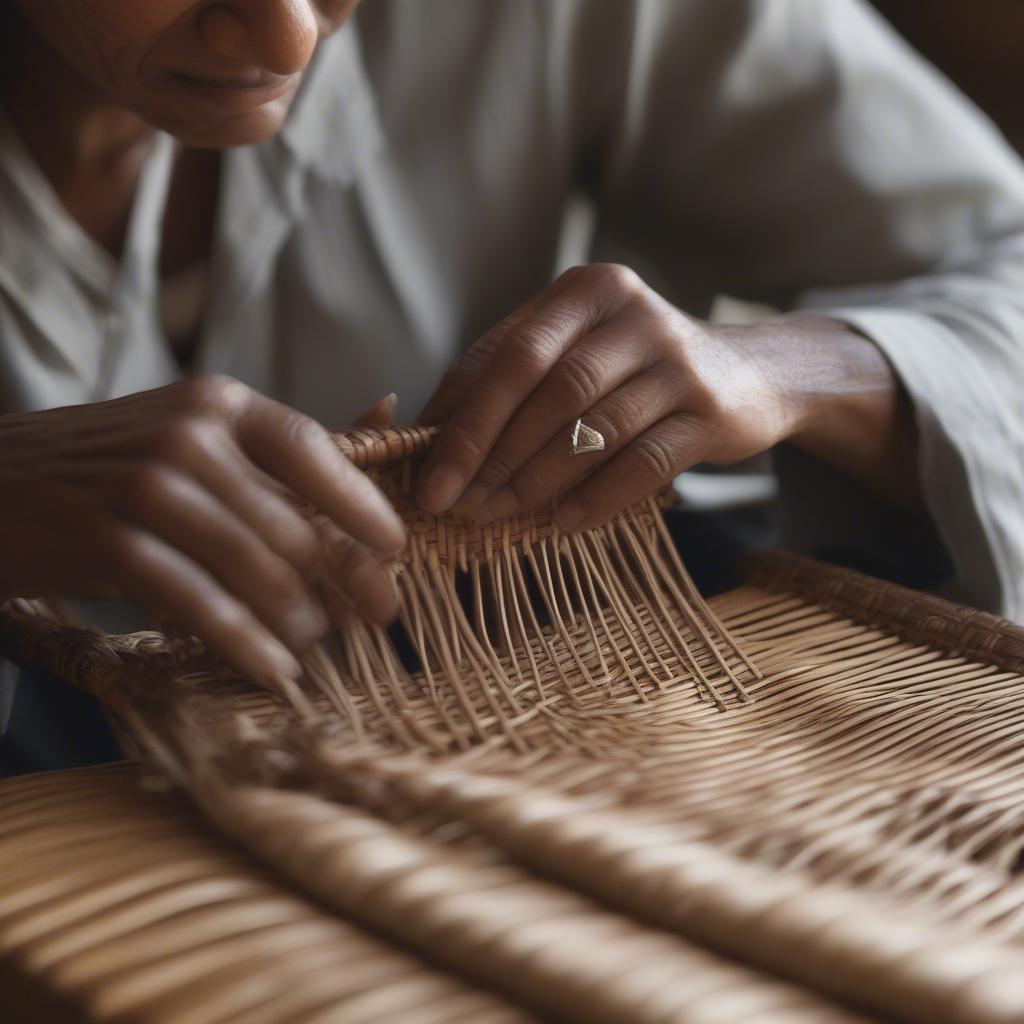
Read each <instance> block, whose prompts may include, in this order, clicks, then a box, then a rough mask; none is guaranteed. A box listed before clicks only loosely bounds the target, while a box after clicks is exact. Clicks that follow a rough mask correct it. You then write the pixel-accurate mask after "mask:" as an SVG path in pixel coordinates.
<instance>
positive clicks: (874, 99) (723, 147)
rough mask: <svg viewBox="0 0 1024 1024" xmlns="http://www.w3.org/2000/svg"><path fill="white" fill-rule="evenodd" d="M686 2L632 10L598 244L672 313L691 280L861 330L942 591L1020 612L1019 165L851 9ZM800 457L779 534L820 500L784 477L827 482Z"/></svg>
mask: <svg viewBox="0 0 1024 1024" xmlns="http://www.w3.org/2000/svg"><path fill="white" fill-rule="evenodd" d="M690 6H691V5H678V4H673V3H672V2H671V0H666V2H664V3H661V4H644V3H642V2H641V3H640V4H638V5H637V6H636V8H635V11H634V15H635V21H634V31H633V36H632V38H631V53H630V58H629V66H630V74H629V89H628V91H627V95H628V97H629V98H628V100H627V102H626V103H624V105H623V107H622V110H621V113H620V118H621V124H622V125H623V128H622V130H620V131H619V133H618V134H617V136H616V138H615V141H614V145H613V146H612V147H611V149H610V151H611V152H612V153H613V158H612V159H611V160H610V161H609V163H608V165H607V167H608V169H607V174H606V176H605V178H604V179H603V180H602V184H601V188H600V190H599V197H600V198H599V208H600V214H599V238H598V249H599V250H600V249H601V248H602V247H604V248H605V250H606V251H625V252H627V253H635V254H636V258H635V259H634V262H635V263H637V264H638V265H639V266H640V269H642V270H643V271H645V272H647V273H648V278H649V280H652V283H655V284H656V285H657V286H658V287H660V288H661V290H662V291H664V292H665V293H666V294H668V295H669V296H670V297H672V298H673V299H674V300H675V301H677V302H678V303H679V304H680V305H682V306H684V307H685V306H687V304H688V301H690V300H692V297H693V295H695V294H696V292H695V291H694V290H693V287H692V284H689V285H688V284H687V283H686V282H687V281H689V282H692V281H693V280H694V279H697V280H700V281H702V282H705V283H706V284H707V285H708V287H710V288H713V289H717V290H721V291H726V292H728V293H730V294H732V295H735V296H737V297H740V298H748V299H751V300H756V301H763V302H770V303H772V304H773V305H775V306H777V307H780V308H782V309H813V310H816V311H820V312H823V313H825V314H826V315H829V316H832V317H835V318H837V319H840V320H843V321H845V322H847V323H849V324H850V325H852V326H853V327H855V328H856V329H857V330H859V331H860V332H862V333H863V334H865V335H866V336H868V337H869V338H871V339H872V340H873V341H874V342H875V343H876V344H877V345H878V346H879V347H880V348H881V350H882V351H883V352H884V353H885V355H886V356H887V358H888V359H889V361H890V362H891V364H892V366H893V368H894V369H895V371H896V373H897V375H898V377H899V378H900V380H901V381H902V383H903V385H904V387H905V389H906V392H907V394H908V395H909V396H910V399H911V400H912V403H913V405H914V410H915V414H916V421H917V425H918V430H919V439H920V475H921V480H922V485H923V491H924V495H925V498H926V502H927V506H928V511H929V513H930V516H931V520H932V523H933V524H934V526H935V527H936V528H937V531H938V534H939V536H940V537H941V540H942V542H943V545H944V547H945V549H946V551H947V552H948V555H949V558H950V561H951V563H952V566H953V571H954V574H955V584H956V590H957V592H958V594H959V596H961V597H962V598H964V599H966V600H969V601H971V602H972V603H974V604H977V605H980V606H984V607H987V608H991V609H993V610H996V611H999V612H1001V613H1002V614H1004V615H1007V616H1009V617H1011V618H1016V619H1024V394H1022V392H1024V172H1022V165H1021V163H1020V161H1019V158H1018V157H1017V156H1016V154H1014V153H1013V152H1012V151H1011V149H1010V148H1009V147H1008V145H1007V144H1006V143H1005V142H1004V140H1003V139H1002V137H1001V136H1000V135H999V134H998V132H997V131H996V129H995V128H994V127H993V126H992V125H991V123H990V122H989V121H988V120H987V119H986V118H985V117H984V116H983V115H982V114H980V113H979V112H978V111H977V110H976V109H975V108H974V107H973V106H972V105H971V104H970V103H969V101H967V100H966V99H965V98H964V97H963V96H962V95H961V94H960V93H959V92H958V91H957V90H956V89H954V88H953V86H952V85H950V84H949V83H948V82H947V81H946V80H945V79H944V78H943V77H942V76H941V75H940V74H939V73H938V72H936V71H935V70H934V69H933V68H931V67H930V66H928V65H927V64H925V63H924V62H923V61H922V60H921V59H920V58H918V57H917V56H916V55H915V54H914V53H913V52H912V51H911V50H910V48H909V47H908V46H907V45H906V44H905V43H904V42H903V41H902V40H900V39H899V38H898V37H897V36H896V35H895V34H894V33H893V32H892V31H891V30H889V28H888V27H887V26H886V25H885V24H884V22H882V21H881V19H880V18H879V17H878V16H877V15H875V14H874V13H873V12H872V11H871V10H869V9H868V8H867V7H866V6H864V5H862V4H861V3H859V2H855V0H750V2H735V3H733V2H728V0H727V2H724V3H721V4H718V5H715V4H708V5H694V6H696V7H705V8H708V9H710V8H714V7H717V9H718V13H717V15H713V14H711V13H705V14H704V15H703V17H702V18H700V19H698V18H696V17H695V16H694V15H692V14H690V15H686V14H684V12H682V11H680V8H683V7H690ZM673 52H674V54H675V57H674V58H673ZM687 52H690V53H695V54H696V55H697V56H696V59H695V60H693V61H687V60H685V59H682V58H681V56H680V55H684V54H686V53H687ZM691 311H694V312H698V313H699V312H701V311H700V310H691ZM807 466H808V463H807V462H806V461H805V462H804V463H803V467H802V470H801V472H800V473H799V474H796V475H794V476H792V477H791V476H790V475H789V474H786V473H784V474H783V479H782V485H783V486H782V496H781V501H782V502H783V505H784V506H789V507H790V511H791V512H792V514H789V515H788V516H787V521H788V522H789V523H790V524H791V526H792V527H793V532H792V533H791V539H793V540H795V541H797V542H799V539H800V538H799V534H800V531H801V518H802V517H803V519H804V520H805V521H806V518H807V516H808V515H810V514H813V515H815V516H820V509H819V508H818V507H817V506H815V505H814V503H808V502H807V501H806V500H805V498H806V494H799V493H796V492H795V491H794V487H799V488H801V489H803V490H806V489H807V488H808V487H810V488H814V487H818V488H819V489H822V490H827V489H828V487H829V484H828V477H829V474H830V471H829V470H828V469H827V468H826V467H824V466H821V467H819V470H818V472H819V478H818V479H817V481H816V480H815V479H814V476H813V473H811V474H810V475H809V474H808V471H807ZM856 500H857V501H860V502H863V504H864V507H865V508H867V507H869V506H870V505H872V504H875V506H876V511H877V510H878V508H879V507H881V506H879V505H878V503H877V501H876V500H875V499H873V498H872V497H871V496H870V495H867V494H862V495H858V496H857V498H856ZM793 510H796V511H793ZM801 510H802V511H801ZM843 520H844V517H839V518H838V519H837V521H836V524H835V530H834V532H835V531H841V529H842V526H841V523H842V521H843ZM845 520H847V521H858V522H860V523H861V525H863V523H864V522H865V521H866V520H865V518H864V517H863V516H858V515H852V516H850V515H847V516H846V517H845ZM820 527H821V524H820V522H819V523H816V524H813V526H811V527H809V533H815V532H817V534H818V535H820V534H821V529H820ZM833 539H834V540H835V542H837V543H841V540H842V538H840V537H835V538H833ZM858 543H864V538H863V537H860V538H858ZM868 543H870V538H868ZM879 543H881V541H879Z"/></svg>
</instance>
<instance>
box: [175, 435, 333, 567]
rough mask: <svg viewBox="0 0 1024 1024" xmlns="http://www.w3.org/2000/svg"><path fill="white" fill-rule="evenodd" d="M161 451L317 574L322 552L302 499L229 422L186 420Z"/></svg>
mask: <svg viewBox="0 0 1024 1024" xmlns="http://www.w3.org/2000/svg"><path fill="white" fill-rule="evenodd" d="M159 454H160V455H162V456H163V457H164V458H165V459H166V460H167V461H168V462H170V463H171V465H173V466H176V467H178V468H179V469H180V470H181V471H182V472H184V473H186V474H188V475H191V476H194V477H195V478H196V479H197V480H198V481H199V482H200V483H201V484H203V486H205V487H206V488H207V490H209V491H210V492H211V493H212V494H214V495H215V496H216V497H217V498H219V499H220V501H222V502H223V503H224V505H225V506H226V507H227V508H229V509H230V510H231V511H232V512H234V513H235V515H237V516H238V517H239V518H240V519H241V520H242V521H243V522H245V523H247V524H248V525H249V526H250V527H251V528H252V529H253V530H255V532H256V533H257V534H259V536H260V537H261V538H262V539H263V541H264V542H265V543H266V544H267V545H268V546H269V547H270V549H271V550H272V551H273V552H274V553H275V554H277V555H279V556H280V557H281V558H283V559H285V560H286V561H287V562H288V563H289V564H290V565H292V566H294V567H295V569H296V570H297V571H298V572H299V573H300V574H302V575H303V576H304V577H305V578H307V579H313V578H315V577H316V576H317V574H318V573H319V572H320V570H321V568H322V552H321V549H320V544H319V541H318V538H317V535H316V533H315V532H314V530H313V527H312V526H311V525H310V523H309V521H308V517H307V516H305V515H303V514H302V512H301V510H300V507H299V506H300V505H301V502H300V501H299V499H297V498H296V497H295V495H294V494H293V493H292V492H291V491H290V490H288V488H286V487H285V486H284V485H283V484H281V483H280V482H279V481H278V480H275V479H274V478H273V477H272V476H270V475H269V474H268V473H265V472H264V471H263V470H262V469H260V468H259V467H258V466H256V465H255V464H254V463H253V462H252V461H251V460H250V459H249V457H248V456H247V455H246V454H245V452H243V451H242V449H241V448H240V447H239V446H238V444H237V442H236V441H235V439H234V437H232V436H231V433H230V432H229V430H228V429H227V428H226V427H225V425H224V424H222V423H218V422H217V421H215V420H212V419H186V420H182V421H181V422H179V423H177V424H176V425H175V427H174V430H173V431H172V432H171V433H169V434H167V435H165V436H164V437H163V438H162V439H161V443H160V449H159Z"/></svg>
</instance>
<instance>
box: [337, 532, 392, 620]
mask: <svg viewBox="0 0 1024 1024" xmlns="http://www.w3.org/2000/svg"><path fill="white" fill-rule="evenodd" d="M323 525H324V527H325V529H326V531H327V532H326V533H325V534H324V536H323V543H324V549H325V552H326V563H327V571H326V573H325V581H324V583H323V584H322V590H323V593H324V603H325V606H326V608H327V612H328V614H329V615H330V616H331V618H332V620H333V621H334V622H336V623H338V624H339V625H341V624H342V623H344V622H345V620H346V619H347V617H348V616H350V615H351V613H352V611H355V612H356V613H357V614H358V615H360V616H361V617H362V618H364V619H369V620H371V621H372V622H377V623H379V624H380V625H386V624H387V623H389V622H391V620H392V619H394V617H395V616H396V615H397V614H398V587H397V586H396V584H395V570H394V568H393V566H392V565H391V564H389V563H386V562H383V561H381V559H380V558H378V556H377V555H376V554H374V552H372V551H370V550H369V549H368V548H366V547H364V546H363V545H362V544H359V543H358V542H357V541H354V540H353V539H352V538H351V537H347V536H345V535H344V534H342V533H341V531H339V530H338V529H337V527H335V526H334V525H333V524H332V523H329V522H327V523H324V524H323Z"/></svg>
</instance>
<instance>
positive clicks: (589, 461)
mask: <svg viewBox="0 0 1024 1024" xmlns="http://www.w3.org/2000/svg"><path fill="white" fill-rule="evenodd" d="M677 403H678V398H677V396H675V395H674V394H673V388H672V386H671V385H669V386H666V381H665V377H664V375H663V374H662V373H661V372H659V371H658V370H652V371H649V372H647V373H644V374H641V375H640V376H639V377H634V378H633V379H632V380H629V381H627V382H626V383H625V384H623V385H622V386H621V387H620V388H617V389H616V390H615V391H613V392H612V393H611V394H609V395H606V396H605V397H604V398H603V399H602V400H601V401H600V402H598V403H597V405H595V406H594V407H593V408H591V409H590V410H589V411H588V412H587V414H586V416H585V417H584V423H586V425H587V426H588V427H591V428H592V429H594V430H596V431H598V433H600V434H601V436H602V437H603V438H604V443H605V447H604V449H603V450H602V451H599V452H588V453H586V454H583V455H573V454H572V451H571V440H570V428H569V427H565V428H564V429H559V430H558V431H557V432H556V433H555V435H554V436H553V437H552V438H551V439H550V440H549V442H548V443H547V444H546V445H545V446H544V448H543V449H541V451H540V452H538V453H537V454H536V455H535V456H534V457H533V458H532V459H530V460H529V461H528V462H527V463H526V464H525V465H524V466H522V467H521V468H520V470H519V472H518V473H517V474H516V475H515V477H514V478H513V479H512V481H511V482H510V483H509V485H508V486H507V487H505V488H502V489H501V490H499V491H498V492H497V493H495V494H494V495H493V496H492V497H491V498H490V499H489V500H488V501H487V502H486V503H485V504H484V505H483V506H481V507H480V508H479V509H478V510H477V513H476V515H477V517H478V518H479V519H480V520H484V521H485V520H490V519H506V518H508V517H509V516H512V515H514V514H515V513H516V512H519V511H525V510H527V509H531V508H538V507H539V506H542V505H545V504H547V503H548V502H549V501H551V499H552V498H554V497H555V496H556V495H558V494H560V493H561V492H563V491H565V490H566V489H567V488H568V487H570V486H571V485H573V484H574V483H576V482H577V481H579V480H580V479H582V477H583V476H585V475H587V474H589V473H593V472H595V470H597V468H598V467H599V466H601V465H602V464H604V463H605V462H607V461H609V460H610V459H613V458H614V457H615V456H616V455H617V454H618V453H619V452H620V451H622V450H623V449H624V448H625V447H626V446H627V445H628V444H630V443H631V442H632V441H633V440H634V439H635V438H637V437H639V436H640V434H642V433H643V432H644V431H645V430H647V429H648V428H649V427H652V426H654V424H656V423H657V422H658V421H659V420H660V419H662V417H664V416H666V415H668V414H669V413H670V412H671V411H672V410H673V409H674V408H676V406H677Z"/></svg>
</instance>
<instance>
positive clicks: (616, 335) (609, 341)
mask: <svg viewBox="0 0 1024 1024" xmlns="http://www.w3.org/2000/svg"><path fill="white" fill-rule="evenodd" d="M651 352H652V349H651V347H650V346H648V345H645V344H643V343H642V342H641V343H637V341H636V339H634V338H631V337H627V336H625V335H624V334H623V328H622V326H620V323H619V320H618V319H616V320H612V321H611V322H609V323H607V324H605V325H602V326H601V327H599V328H598V329H597V330H596V331H593V332H591V333H590V334H589V335H588V336H587V337H586V338H585V339H584V340H583V341H580V342H579V343H577V344H576V345H574V346H573V347H572V348H571V349H569V351H568V352H567V353H566V354H565V356H564V357H563V358H562V359H561V360H560V361H559V362H558V364H557V365H556V366H555V367H554V368H553V369H552V370H551V372H550V373H549V374H548V375H547V377H546V378H545V379H544V380H543V381H542V382H541V384H540V385H539V386H538V387H537V389H536V390H535V391H534V392H533V394H532V395H530V397H529V398H528V399H527V400H526V401H525V402H524V403H523V404H522V405H521V406H520V407H519V409H518V410H517V411H516V412H515V414H514V415H513V416H512V419H511V420H510V421H509V424H508V427H507V428H506V429H505V430H504V431H503V433H502V435H501V437H499V438H498V440H497V442H496V443H495V445H494V447H493V448H492V449H491V452H490V454H489V455H488V456H487V458H486V459H484V461H483V464H482V465H481V466H480V470H479V472H478V473H477V475H476V477H475V478H474V480H473V482H472V483H471V484H470V486H469V487H468V488H467V489H466V492H465V493H464V494H463V496H462V498H461V499H460V500H459V501H458V503H457V504H456V505H455V506H454V508H453V509H452V511H453V512H455V513H457V514H458V515H468V514H471V513H472V512H473V511H474V510H475V509H477V508H479V507H480V506H481V505H483V504H484V503H485V502H486V501H487V499H488V498H490V497H491V496H492V494H493V493H494V492H495V491H497V490H499V489H500V488H502V487H504V486H506V485H508V484H509V483H510V481H511V480H512V479H513V478H514V477H515V475H516V474H517V473H518V472H519V470H520V469H522V467H523V466H524V465H525V464H526V463H527V462H528V461H529V460H530V459H532V458H533V457H534V456H535V455H537V454H538V452H540V451H541V450H542V449H543V448H544V447H545V446H546V445H547V444H548V443H549V442H550V441H551V440H552V439H557V438H559V437H561V438H563V439H564V440H565V444H563V445H562V455H563V456H564V454H565V450H566V449H567V447H568V440H567V439H568V437H569V435H570V432H571V429H572V424H573V423H575V421H576V419H577V418H578V417H580V416H582V415H584V414H585V413H587V412H588V411H589V410H591V409H592V408H594V407H595V406H596V405H597V404H598V403H599V402H600V401H601V400H602V399H603V398H604V397H605V396H606V395H609V394H611V393H612V392H613V391H615V390H616V389H617V388H619V387H620V386H621V385H623V384H625V383H626V381H628V380H630V379H632V378H633V377H635V376H637V375H638V374H640V373H642V372H643V371H644V370H646V369H648V368H649V366H650V363H651V361H652V358H653V357H652V355H651ZM562 461H563V462H564V458H563V459H562Z"/></svg>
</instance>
